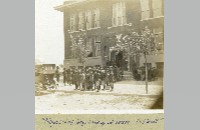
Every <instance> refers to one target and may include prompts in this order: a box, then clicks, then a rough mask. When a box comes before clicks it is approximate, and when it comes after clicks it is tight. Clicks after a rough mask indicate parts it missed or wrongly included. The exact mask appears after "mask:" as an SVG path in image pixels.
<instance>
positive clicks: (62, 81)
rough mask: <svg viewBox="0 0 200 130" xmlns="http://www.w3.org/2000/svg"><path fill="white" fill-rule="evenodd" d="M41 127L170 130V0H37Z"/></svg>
mask: <svg viewBox="0 0 200 130" xmlns="http://www.w3.org/2000/svg"><path fill="white" fill-rule="evenodd" d="M35 50H36V51H35V129H36V130H58V129H59V130H66V129H70V130H79V129H83V130H86V129H87V130H100V129H105V130H112V129H119V130H122V129H123V130H133V129H134V130H150V129H153V130H163V129H164V110H163V92H164V91H163V90H164V84H163V73H164V69H163V68H164V1H163V0H35Z"/></svg>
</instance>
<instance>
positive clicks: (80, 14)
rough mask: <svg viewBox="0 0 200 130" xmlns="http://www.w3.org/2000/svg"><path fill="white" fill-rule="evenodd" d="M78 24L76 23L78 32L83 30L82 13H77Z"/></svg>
mask: <svg viewBox="0 0 200 130" xmlns="http://www.w3.org/2000/svg"><path fill="white" fill-rule="evenodd" d="M78 17H79V23H78V28H79V30H83V29H84V15H83V12H79V15H78Z"/></svg>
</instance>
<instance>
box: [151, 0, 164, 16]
mask: <svg viewBox="0 0 200 130" xmlns="http://www.w3.org/2000/svg"><path fill="white" fill-rule="evenodd" d="M162 1H163V0H152V8H153V17H154V18H156V17H159V16H163V14H162Z"/></svg>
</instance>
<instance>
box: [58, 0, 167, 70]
mask: <svg viewBox="0 0 200 130" xmlns="http://www.w3.org/2000/svg"><path fill="white" fill-rule="evenodd" d="M55 9H56V10H59V11H61V12H63V15H64V36H65V60H64V67H65V68H69V67H70V66H75V67H79V66H83V65H84V66H96V65H98V66H107V65H113V64H115V65H117V66H118V67H123V68H124V70H131V69H132V67H133V66H134V65H133V64H137V67H138V66H143V65H144V60H143V57H142V56H140V57H128V56H127V54H128V53H129V52H115V51H112V49H111V48H112V47H113V46H115V45H116V44H117V42H116V37H117V36H118V35H121V34H123V35H125V34H128V33H130V32H131V31H135V32H140V31H141V30H142V29H143V28H144V27H145V26H149V28H150V29H151V30H152V31H153V32H155V35H156V37H157V38H156V40H157V42H158V43H159V45H160V52H159V53H158V54H156V55H148V57H149V58H148V59H149V61H148V63H149V64H152V66H156V62H163V51H162V50H163V48H162V45H163V43H164V42H163V30H164V29H163V26H164V24H163V21H164V20H163V19H164V17H163V16H164V15H163V0H109V1H105V0H81V1H78V2H69V1H67V2H64V3H63V5H61V6H57V7H55ZM75 43H76V44H75ZM80 44H84V46H82V49H83V48H85V49H86V52H87V53H86V54H82V53H81V48H79V50H78V49H77V48H76V46H80ZM83 55H85V57H84V61H83V62H80V60H79V59H80V56H83Z"/></svg>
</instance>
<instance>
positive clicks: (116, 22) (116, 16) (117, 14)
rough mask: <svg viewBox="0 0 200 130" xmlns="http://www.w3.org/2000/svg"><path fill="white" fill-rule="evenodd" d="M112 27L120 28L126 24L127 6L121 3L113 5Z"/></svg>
mask: <svg viewBox="0 0 200 130" xmlns="http://www.w3.org/2000/svg"><path fill="white" fill-rule="evenodd" d="M112 12H113V16H112V25H113V26H120V25H124V24H126V5H125V3H124V2H119V3H116V4H114V5H113V11H112Z"/></svg>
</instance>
